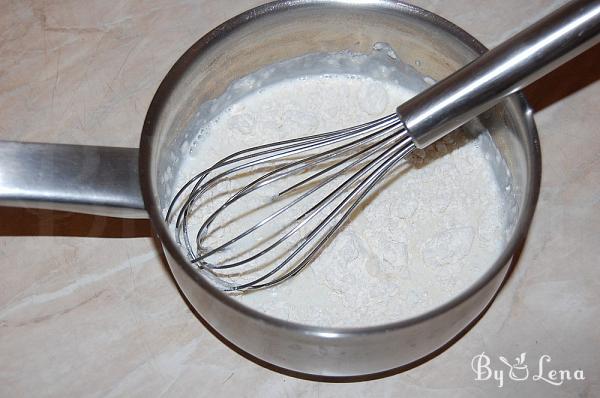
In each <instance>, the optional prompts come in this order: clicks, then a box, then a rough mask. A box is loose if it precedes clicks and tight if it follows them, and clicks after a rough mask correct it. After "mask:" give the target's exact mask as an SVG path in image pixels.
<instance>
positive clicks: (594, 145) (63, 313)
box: [0, 0, 600, 397]
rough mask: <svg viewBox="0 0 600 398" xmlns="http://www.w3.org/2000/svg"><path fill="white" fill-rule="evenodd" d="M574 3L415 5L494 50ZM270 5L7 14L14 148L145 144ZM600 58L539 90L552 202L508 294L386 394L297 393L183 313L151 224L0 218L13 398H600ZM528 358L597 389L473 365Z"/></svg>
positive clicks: (4, 389) (72, 1)
mask: <svg viewBox="0 0 600 398" xmlns="http://www.w3.org/2000/svg"><path fill="white" fill-rule="evenodd" d="M563 2H564V0H531V1H526V2H524V1H518V0H504V1H500V0H480V1H473V0H471V1H469V0H454V1H445V2H444V1H439V0H419V1H417V2H416V4H417V5H420V6H423V7H425V8H427V9H430V10H432V11H434V12H437V13H439V14H441V15H442V16H444V17H446V18H448V19H450V20H451V21H453V22H455V23H457V24H458V25H459V26H461V27H463V28H465V29H466V30H467V31H469V32H470V33H472V34H473V35H474V36H475V37H477V38H478V39H480V40H481V41H482V42H483V43H484V44H486V45H487V46H490V47H491V46H494V45H495V44H497V43H499V42H500V41H501V40H502V39H504V38H506V37H507V36H509V35H510V34H511V33H513V32H514V31H516V30H518V29H520V28H523V27H525V26H526V25H527V24H529V23H531V22H533V21H534V20H536V19H537V18H539V17H540V16H541V15H543V14H546V13H548V12H550V11H551V10H552V9H554V8H556V7H558V6H559V5H560V4H561V3H563ZM259 3H260V0H258V1H257V0H253V1H248V0H243V1H241V0H227V1H225V0H219V1H217V0H212V1H211V0H197V1H189V0H177V1H174V0H148V1H141V0H121V1H103V0H60V1H50V2H48V1H40V0H33V1H20V0H13V1H10V0H2V1H0V9H1V10H2V12H0V139H15V140H24V141H47V142H62V143H77V144H95V145H96V144H97V145H108V146H137V142H138V138H139V132H140V130H141V126H142V122H143V118H144V116H145V111H146V109H147V107H148V105H149V103H150V100H151V98H152V96H153V94H154V91H155V90H156V88H157V86H158V84H159V83H160V81H161V79H162V77H163V76H164V74H165V73H166V72H167V71H168V70H169V68H170V66H171V65H172V64H173V62H174V61H175V60H176V59H177V58H178V57H179V56H180V55H181V54H182V52H183V51H185V49H187V48H188V47H189V46H190V45H191V44H192V43H193V42H194V41H195V40H197V39H198V38H199V37H201V36H202V35H203V34H204V33H206V32H207V31H208V30H210V29H211V28H213V27H214V26H216V25H217V24H219V23H221V22H223V21H225V20H226V19H228V18H229V17H232V16H234V15H235V14H237V13H239V12H241V11H244V10H245V9H247V8H250V7H251V6H254V5H257V4H259ZM599 54H600V52H599V51H598V49H592V50H591V52H588V53H587V54H584V56H583V57H581V58H579V59H577V60H575V61H574V62H572V63H570V64H568V65H567V66H565V67H563V68H561V69H560V70H559V72H557V73H554V74H552V75H550V76H549V77H547V78H546V79H544V80H543V81H542V82H540V83H538V84H536V85H535V86H534V87H533V88H531V89H530V90H529V93H530V94H531V102H532V103H533V105H534V107H535V108H536V111H537V112H536V114H535V119H536V122H537V125H538V129H539V131H540V136H541V143H542V152H543V178H542V188H541V195H540V200H539V203H538V207H537V211H536V214H535V218H534V222H533V225H532V227H531V230H530V233H529V237H528V240H527V242H526V244H525V247H524V249H523V251H522V254H521V256H520V260H519V262H518V265H517V267H516V269H515V271H514V273H513V274H512V276H511V278H510V279H509V281H508V283H507V285H506V286H505V287H504V289H503V290H502V291H501V293H500V294H499V296H498V298H497V299H496V301H495V302H494V304H493V305H492V307H491V308H490V310H489V311H488V312H487V314H486V315H485V316H484V317H483V318H482V319H481V321H479V322H478V323H477V324H476V325H475V327H474V328H472V329H471V330H470V331H469V332H468V333H467V334H466V335H465V336H464V337H463V338H462V339H460V340H459V341H458V342H457V343H456V344H454V345H453V346H451V347H450V348H449V349H447V350H446V351H444V352H442V353H441V354H440V355H439V356H437V357H435V358H433V359H432V360H430V361H428V362H426V363H424V364H422V365H421V366H418V367H416V368H413V369H411V370H409V371H406V372H404V373H401V374H396V375H394V376H390V377H387V378H384V379H379V380H372V381H368V382H362V383H345V384H330V383H320V382H314V381H308V380H302V379H297V378H294V377H290V376H287V375H282V374H280V373H276V372H274V371H272V370H269V369H266V368H263V367H261V366H259V365H257V364H255V363H253V362H251V361H249V360H248V359H245V358H244V357H242V356H240V355H239V354H237V353H236V352H234V351H232V350H231V349H229V348H228V347H226V346H225V345H224V344H222V343H221V342H220V341H219V340H218V339H217V338H216V337H214V336H213V335H212V334H211V333H210V332H208V331H207V330H206V329H205V328H204V326H203V325H202V324H201V323H200V322H199V321H198V319H197V318H196V317H195V316H194V315H193V314H192V312H191V311H190V310H189V309H188V307H187V306H186V305H185V303H184V301H183V300H182V298H181V296H180V295H179V293H178V291H177V288H176V286H175V284H174V283H173V280H172V279H171V276H170V273H169V271H168V269H167V268H166V266H165V265H164V262H163V261H162V259H161V255H160V251H159V249H158V248H157V246H156V244H155V242H154V241H153V239H152V238H150V237H149V236H151V230H150V226H149V224H148V222H145V221H124V220H116V219H108V218H102V217H91V216H83V215H74V214H69V213H57V212H49V211H34V210H20V209H11V208H0V267H1V275H2V277H1V278H0V396H2V397H13V396H31V397H33V396H35V397H41V396H61V397H72V396H124V397H134V396H144V397H146V396H248V397H257V396H283V395H285V396H320V397H330V396H346V397H354V396H356V397H364V396H373V397H382V396H394V397H396V396H398V397H399V396H419V397H448V396H460V397H471V396H472V397H475V396H505V397H515V396H530V397H542V396H543V397H564V396H579V397H592V396H600V332H599V331H598V328H599V327H600V322H599V319H600V268H599V261H600V260H599V259H600V134H599V128H598V126H599V125H600V112H599V110H600V109H599V106H598V103H599V99H600V83H599V82H598V81H596V80H597V79H598V77H600V74H599V70H598V66H597V65H598V61H599V60H600V56H599ZM482 352H485V353H486V354H488V355H489V356H490V357H491V359H492V360H493V361H495V362H494V363H495V364H496V368H497V369H504V371H505V372H506V373H508V368H507V367H504V368H502V367H501V366H502V365H501V363H500V362H498V357H499V356H505V357H507V358H509V360H510V361H511V362H514V358H515V357H517V356H518V355H520V354H521V353H522V352H526V353H527V363H528V364H529V366H530V371H531V372H533V373H537V372H538V361H539V359H540V357H541V356H542V355H544V354H546V355H549V356H550V357H551V362H549V363H548V362H545V363H544V373H547V371H549V370H550V369H551V368H552V369H569V370H571V371H574V370H576V369H581V370H582V371H583V372H584V375H585V380H570V381H565V382H564V383H563V384H562V385H560V386H554V385H551V384H549V383H547V382H544V381H543V380H538V381H533V380H531V379H530V380H527V381H524V382H518V381H514V380H510V379H508V375H505V379H506V380H505V381H504V385H503V387H498V383H497V382H495V381H493V380H488V381H477V380H474V379H475V374H474V372H473V371H472V369H471V361H472V359H473V357H474V356H475V355H477V354H481V353H482Z"/></svg>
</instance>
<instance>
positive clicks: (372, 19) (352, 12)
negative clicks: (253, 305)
mask: <svg viewBox="0 0 600 398" xmlns="http://www.w3.org/2000/svg"><path fill="white" fill-rule="evenodd" d="M378 42H383V43H387V44H389V45H390V46H391V47H392V48H393V49H394V50H395V52H396V53H397V56H398V57H399V59H400V60H401V61H402V62H404V63H405V64H407V65H410V66H411V67H412V68H414V69H415V70H416V71H418V72H419V73H420V74H422V75H423V76H428V77H431V78H432V79H434V80H439V79H441V78H443V77H445V76H447V75H448V74H450V73H451V72H452V71H454V70H456V69H458V68H459V67H460V66H462V65H464V64H466V63H468V62H469V61H471V60H472V59H474V58H475V57H477V56H478V55H479V54H480V53H482V52H483V51H485V48H484V47H483V46H482V45H481V44H479V43H478V42H477V41H476V40H475V39H473V38H472V37H471V36H469V35H468V34H466V33H465V32H464V31H462V30H460V29H459V28H457V27H455V26H454V25H452V24H450V23H449V22H447V21H445V20H443V19H441V18H439V17H437V16H436V15H434V14H431V13H428V12H426V11H423V10H421V9H419V8H416V7H412V6H409V5H406V4H402V3H397V2H391V1H371V2H354V3H351V2H346V1H281V2H275V3H270V4H267V5H265V6H262V7H259V8H257V9H254V10H252V11H249V12H247V13H245V14H242V15H240V16H238V17H236V18H233V19H232V20H230V21H227V22H226V23H224V24H223V25H221V26H220V27H218V28H217V29H215V30H213V31H212V32H210V33H209V34H207V35H206V36H205V37H203V38H202V39H201V40H199V41H198V42H197V43H196V44H195V45H194V46H193V47H192V48H190V50H189V51H188V52H186V53H185V54H184V55H183V56H182V58H181V59H180V60H179V61H178V62H177V64H176V65H175V66H174V67H173V69H172V70H171V72H170V73H169V74H168V75H167V77H166V78H165V80H164V81H163V83H162V85H161V87H160V88H159V90H158V92H157V94H156V97H155V98H154V101H153V103H152V105H151V107H150V110H149V113H148V117H147V119H146V123H145V126H144V131H143V134H142V141H141V158H140V173H141V178H142V190H143V194H144V199H145V202H146V205H147V208H148V211H149V213H150V214H151V217H152V221H153V224H154V226H155V229H156V230H157V232H158V234H159V236H160V239H161V241H162V242H163V244H164V246H165V247H166V252H167V257H168V258H169V263H170V266H171V268H172V270H173V273H174V275H175V277H176V279H177V281H178V283H179V284H180V286H181V288H182V290H183V292H184V293H185V295H186V297H187V298H188V300H189V301H190V302H191V303H192V305H194V306H195V307H196V308H197V309H198V311H199V313H200V314H201V315H202V316H203V317H204V318H205V319H206V320H207V321H208V322H209V323H210V324H211V325H212V326H213V327H214V329H215V330H216V331H218V332H219V333H221V334H222V335H223V336H225V337H226V338H228V339H229V340H230V341H232V342H233V343H234V344H236V345H238V346H240V347H241V348H242V349H244V350H246V351H247V352H249V353H250V354H252V355H254V356H256V357H258V358H260V359H262V360H265V361H268V362H270V363H273V364H275V365H277V366H281V367H284V368H288V369H292V370H297V371H300V372H304V373H310V374H324V375H332V376H347V375H358V374H366V373H375V372H379V371H383V370H386V369H390V368H393V367H396V366H402V365H406V364H407V363H410V362H412V361H414V360H417V359H418V358H420V357H422V356H424V355H426V354H428V353H430V352H432V351H434V350H435V349H437V348H439V347H440V346H441V345H443V344H444V343H446V342H447V341H448V340H450V339H451V338H452V337H453V336H454V335H456V334H457V333H458V332H459V331H460V330H461V329H463V328H464V327H465V326H466V325H467V324H468V323H469V322H471V321H472V320H473V319H474V318H475V317H476V316H477V315H478V314H479V313H480V312H481V311H482V309H483V308H484V307H485V305H486V304H487V303H488V302H489V301H490V300H491V298H492V297H493V295H494V294H495V292H496V290H497V288H498V285H499V283H500V281H501V280H502V278H503V277H504V274H505V272H506V270H507V265H508V263H509V261H510V258H511V256H512V254H513V251H514V249H515V246H516V245H517V244H518V243H519V241H520V240H521V239H522V237H523V236H524V234H525V232H526V230H527V227H528V226H529V223H530V220H531V216H532V212H533V208H534V205H535V201H536V199H537V191H538V187H539V174H540V170H539V167H540V159H539V149H538V146H537V134H536V131H535V126H534V124H533V120H532V117H531V114H530V111H529V110H528V108H527V105H526V103H525V101H524V99H523V98H522V97H520V96H518V95H517V96H513V97H512V98H510V99H508V100H507V101H505V102H504V103H503V104H501V105H500V106H497V107H496V108H494V109H492V110H491V111H489V112H487V113H486V114H485V115H484V116H482V117H480V118H479V121H478V122H477V123H474V124H473V126H472V128H474V129H487V130H489V132H490V135H491V137H492V140H493V141H494V143H495V144H496V146H497V147H498V149H499V151H500V153H501V155H502V158H503V163H504V164H505V165H506V167H507V168H508V173H506V172H505V171H506V170H500V168H499V169H498V177H499V178H501V179H505V180H506V179H507V178H509V177H508V176H510V185H511V190H512V192H513V197H514V203H513V205H514V206H513V207H514V212H513V213H512V214H511V215H510V217H511V224H512V236H511V237H510V239H508V242H507V244H506V248H505V249H504V251H503V252H502V254H501V256H500V257H499V258H497V259H490V264H489V271H488V272H487V273H486V274H485V275H484V276H483V277H482V278H480V280H478V281H477V282H476V283H475V284H473V285H472V286H471V287H470V288H469V289H468V290H467V291H465V292H463V293H462V294H461V295H460V296H459V297H457V298H456V299H455V300H453V301H452V302H450V303H446V304H444V305H443V306H440V307H439V308H436V309H434V310H432V311H431V312H429V313H427V314H423V315H422V316H419V317H416V318H413V319H408V320H399V322H398V323H395V324H389V325H384V326H378V327H371V328H355V329H331V328H329V329H327V328H316V327H309V326H306V325H299V324H294V323H290V322H285V321H281V320H277V319H274V318H271V317H269V316H265V315H263V314H259V313H257V312H255V311H253V310H251V309H249V308H247V307H245V306H243V305H241V304H239V303H237V302H235V301H234V300H232V299H231V298H229V297H227V296H226V295H225V294H223V293H221V292H219V291H217V290H216V289H214V288H213V287H212V286H210V285H209V284H208V283H207V282H206V281H204V280H203V278H201V277H199V276H198V274H197V273H196V272H195V271H194V270H193V268H192V267H191V266H190V265H189V264H188V263H187V262H186V261H185V258H184V257H183V255H182V253H181V252H180V251H179V249H178V247H177V245H176V243H175V242H174V240H173V239H172V237H171V235H170V233H169V230H168V226H167V225H166V224H165V223H164V222H163V219H162V217H163V209H164V208H165V207H166V206H168V203H169V201H170V200H171V198H172V195H173V189H174V186H173V183H174V177H175V172H176V170H177V168H178V166H179V162H180V161H181V159H182V158H183V157H185V154H186V150H187V148H188V145H189V141H190V138H191V137H192V136H193V135H194V134H195V133H196V131H197V129H198V126H199V124H200V123H202V122H203V120H202V117H203V116H202V112H199V109H201V107H202V105H203V104H206V103H207V102H209V101H210V100H213V99H215V98H218V97H219V96H220V95H221V94H223V93H224V92H225V90H226V89H227V87H228V86H229V84H230V83H231V82H232V81H235V80H237V79H239V78H241V77H243V76H246V75H248V74H250V73H252V72H255V71H257V70H259V69H261V68H262V67H264V66H266V65H269V64H273V63H276V62H279V61H283V60H287V59H290V58H294V57H298V56H302V55H305V54H309V53H317V52H337V51H343V50H350V51H353V52H360V53H368V52H370V51H371V49H372V47H373V45H374V43H378ZM508 182H509V181H508V180H507V183H508ZM428 324H429V326H427V325H428ZM426 326H427V327H429V328H430V330H429V332H427V336H425V337H422V336H421V337H419V336H418V335H419V334H420V333H422V332H421V331H422V330H424V329H422V328H425V327H426ZM431 328H433V329H431ZM240 329H242V330H240ZM394 333H397V334H394ZM389 339H395V342H394V340H389ZM398 339H404V341H398ZM388 340H389V341H388ZM405 343H406V344H407V346H406V347H404V348H398V349H390V348H389V347H387V346H386V344H394V345H396V346H397V345H402V344H405ZM357 345H360V346H362V347H363V348H360V349H359V348H357ZM352 361H354V362H352Z"/></svg>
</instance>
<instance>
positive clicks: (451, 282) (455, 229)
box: [176, 75, 506, 326]
mask: <svg viewBox="0 0 600 398" xmlns="http://www.w3.org/2000/svg"><path fill="white" fill-rule="evenodd" d="M411 95H412V93H411V92H409V91H407V90H406V89H404V88H402V87H399V86H397V85H394V84H392V83H387V82H386V83H384V82H382V81H376V80H373V79H371V78H363V77H360V78H359V77H356V76H345V75H331V76H322V75H321V76H311V77H306V78H302V79H297V78H296V79H289V80H285V81H282V82H279V83H276V84H273V85H271V86H268V87H266V88H262V89H261V90H259V91H258V92H255V93H252V94H250V95H246V96H244V97H243V98H241V99H239V100H238V101H236V102H234V103H232V104H231V106H230V107H228V108H227V109H226V110H225V111H224V112H222V113H221V114H220V115H219V116H218V117H217V118H215V119H214V120H212V121H211V122H210V123H209V124H207V125H206V126H204V127H203V128H202V129H201V131H200V134H199V138H198V140H197V142H196V143H195V144H194V148H193V151H192V155H191V156H190V157H189V158H188V159H187V160H185V162H184V163H183V164H182V166H181V170H182V171H181V174H180V175H178V176H177V179H176V184H177V186H178V187H179V186H181V185H182V184H183V183H184V182H185V181H187V180H188V179H189V178H190V177H191V176H192V175H193V174H195V173H196V172H198V171H200V170H203V169H205V168H207V167H209V166H211V165H212V164H213V163H214V162H216V161H217V160H219V159H221V158H223V157H224V156H226V155H229V154H231V153H232V152H234V151H237V150H240V149H243V148H246V147H249V146H253V145H258V144H263V143H268V142H272V141H277V140H281V139H287V138H291V137H297V136H304V135H308V134H314V133H317V132H324V131H330V130H335V129H339V128H342V127H347V126H351V125H355V124H359V123H362V122H365V121H368V120H372V119H374V118H377V117H380V116H383V115H385V114H390V113H392V112H393V111H394V109H395V107H396V106H397V105H398V104H400V103H401V102H403V101H405V100H406V99H408V98H409V97H410V96H411ZM486 138H487V139H488V140H489V137H486V136H484V135H480V136H479V137H478V138H476V139H470V140H468V139H467V138H466V135H465V134H454V135H451V136H450V137H447V138H446V139H444V140H443V141H442V142H440V143H437V144H435V145H434V146H432V147H430V148H428V149H427V150H426V151H417V153H413V154H412V155H411V158H410V159H409V162H407V163H406V164H404V165H403V166H402V167H399V170H398V172H397V173H394V174H393V175H391V176H390V177H389V178H387V179H386V180H385V181H384V182H383V183H382V184H380V185H379V192H378V194H377V195H375V197H374V199H373V200H372V201H371V203H369V204H368V205H367V206H365V207H364V208H362V209H360V211H357V212H356V213H355V215H354V218H353V219H352V220H351V222H350V223H349V224H348V225H347V226H346V227H345V228H344V229H343V230H342V231H341V232H340V234H339V235H338V236H337V237H336V238H335V240H334V241H333V242H332V244H330V245H329V246H328V247H327V248H326V249H325V250H324V251H323V252H322V253H321V254H320V256H319V257H317V258H316V260H315V261H313V262H312V263H311V264H310V265H309V267H308V268H306V269H305V270H304V271H303V272H301V273H300V274H299V275H297V276H296V277H294V278H292V279H291V280H289V281H287V282H285V283H283V284H280V285H278V286H276V287H273V288H270V289H266V290H261V291H254V292H250V293H245V294H237V295H235V297H236V298H237V299H238V300H239V301H241V302H242V303H244V304H246V305H248V306H251V307H253V308H255V309H257V310H259V311H263V312H265V313H267V314H269V315H272V316H275V317H279V318H283V319H287V320H291V321H296V322H302V323H307V324H313V325H321V326H357V325H363V326H364V325H373V324H381V323H385V322H391V321H397V320H401V319H405V318H407V317H410V316H413V315H417V314H419V313H422V312H424V311H426V310H428V309H431V308H433V307H435V306H437V305H439V304H441V303H443V302H445V301H447V300H449V299H450V298H452V297H453V296H455V295H456V294H457V293H459V292H460V291H461V290H463V289H464V288H465V287H467V286H468V285H469V284H471V283H472V282H473V281H474V280H475V279H476V278H478V277H479V276H480V275H481V274H482V273H483V272H484V271H485V270H486V268H487V267H489V266H490V265H491V264H492V262H493V261H494V260H495V259H496V258H497V256H498V255H499V253H500V250H501V249H502V247H503V245H504V242H505V235H506V222H505V218H506V215H505V204H504V198H503V193H502V190H501V189H500V187H499V185H498V183H497V182H496V179H495V177H494V174H493V170H492V166H491V163H490V161H489V160H487V156H486V153H485V152H484V150H483V149H482V145H481V142H482V140H485V139H486ZM213 210H214V207H211V206H206V207H205V208H200V209H199V210H198V211H197V212H196V214H195V215H194V217H196V218H197V219H198V220H200V219H203V218H205V217H206V216H207V215H209V214H210V213H211V212H212V211H213ZM230 232H231V231H230ZM233 232H240V231H239V230H238V231H233Z"/></svg>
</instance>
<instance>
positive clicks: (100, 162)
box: [0, 141, 148, 218]
mask: <svg viewBox="0 0 600 398" xmlns="http://www.w3.org/2000/svg"><path fill="white" fill-rule="evenodd" d="M0 206H14V207H30V208H41V209H51V210H64V211H72V212H77V213H87V214H97V215H104V216H111V217H122V218H147V217H148V214H147V212H146V210H145V208H144V201H143V200H142V194H141V191H140V182H139V177H138V149H137V148H115V147H99V146H85V145H64V144H39V143H24V142H13V141H0Z"/></svg>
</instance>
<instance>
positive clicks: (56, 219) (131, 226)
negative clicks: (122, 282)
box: [0, 207, 152, 238]
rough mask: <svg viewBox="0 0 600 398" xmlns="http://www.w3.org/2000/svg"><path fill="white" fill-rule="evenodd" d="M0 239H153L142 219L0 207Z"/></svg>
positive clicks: (146, 221) (147, 221)
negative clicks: (68, 237)
mask: <svg viewBox="0 0 600 398" xmlns="http://www.w3.org/2000/svg"><path fill="white" fill-rule="evenodd" d="M0 236H73V237H75V236H78V237H94V238H141V237H150V236H152V226H151V225H150V220H144V219H139V220H138V219H126V218H113V217H102V216H94V215H89V214H79V213H69V212H63V211H54V210H41V209H21V208H17V207H0Z"/></svg>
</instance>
